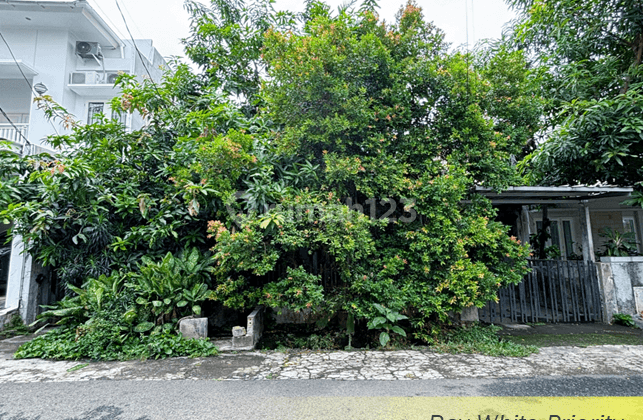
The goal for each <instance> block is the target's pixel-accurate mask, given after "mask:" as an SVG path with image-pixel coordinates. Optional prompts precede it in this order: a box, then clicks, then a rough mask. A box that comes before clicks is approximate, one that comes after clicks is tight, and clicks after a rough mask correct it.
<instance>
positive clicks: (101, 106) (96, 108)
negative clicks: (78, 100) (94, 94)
mask: <svg viewBox="0 0 643 420" xmlns="http://www.w3.org/2000/svg"><path fill="white" fill-rule="evenodd" d="M104 110H105V102H90V103H88V104H87V124H94V123H96V122H98V115H99V114H104Z"/></svg>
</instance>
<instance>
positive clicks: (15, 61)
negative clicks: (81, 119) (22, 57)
mask: <svg viewBox="0 0 643 420" xmlns="http://www.w3.org/2000/svg"><path fill="white" fill-rule="evenodd" d="M0 38H2V41H4V45H6V46H7V49H8V50H9V54H11V58H12V59H13V62H14V63H16V67H18V70H20V74H22V78H23V79H24V80H25V83H27V86H29V90H31V91H32V92H33V93H34V94H35V95H36V96H40V94H39V93H38V92H36V90H35V89H34V88H33V86H32V85H31V82H30V81H29V79H28V78H27V76H26V75H25V72H24V71H22V67H20V63H18V60H17V59H16V56H15V55H14V54H13V50H12V49H11V47H10V46H9V43H8V42H7V40H6V39H5V37H4V35H2V31H0ZM48 121H49V124H51V128H53V129H54V132H55V133H56V135H57V136H59V135H60V133H58V130H57V129H56V126H55V125H54V123H53V122H52V121H51V120H50V119H48ZM14 128H15V126H14ZM23 137H24V136H23ZM29 144H31V143H29Z"/></svg>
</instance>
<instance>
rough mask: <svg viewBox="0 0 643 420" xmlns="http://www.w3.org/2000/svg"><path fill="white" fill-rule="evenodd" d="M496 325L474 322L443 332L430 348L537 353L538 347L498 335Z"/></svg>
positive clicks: (514, 354)
mask: <svg viewBox="0 0 643 420" xmlns="http://www.w3.org/2000/svg"><path fill="white" fill-rule="evenodd" d="M500 330H502V328H501V327H498V326H497V325H488V326H482V325H478V324H474V325H473V326H470V327H460V328H456V329H454V330H451V331H447V332H444V333H443V334H442V335H441V336H440V338H438V340H436V343H435V344H433V345H432V346H431V349H433V350H436V351H439V352H441V353H469V354H470V353H479V354H484V355H487V356H511V357H525V356H529V355H530V354H532V353H538V347H536V346H534V345H530V344H527V343H516V342H514V341H511V340H506V339H504V338H500V337H498V335H497V333H498V331H500Z"/></svg>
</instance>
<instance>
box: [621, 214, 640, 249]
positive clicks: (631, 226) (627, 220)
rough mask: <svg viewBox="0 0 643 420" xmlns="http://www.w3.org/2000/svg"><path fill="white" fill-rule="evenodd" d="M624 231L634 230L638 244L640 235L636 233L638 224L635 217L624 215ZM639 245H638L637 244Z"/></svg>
mask: <svg viewBox="0 0 643 420" xmlns="http://www.w3.org/2000/svg"><path fill="white" fill-rule="evenodd" d="M623 232H632V233H634V240H635V241H636V243H637V244H638V242H639V237H638V235H637V233H636V224H635V223H634V217H631V216H630V217H623ZM637 246H638V245H637Z"/></svg>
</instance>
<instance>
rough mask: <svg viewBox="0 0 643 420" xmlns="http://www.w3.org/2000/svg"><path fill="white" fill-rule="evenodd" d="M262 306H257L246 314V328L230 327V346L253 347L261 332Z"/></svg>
mask: <svg viewBox="0 0 643 420" xmlns="http://www.w3.org/2000/svg"><path fill="white" fill-rule="evenodd" d="M264 312H265V311H264V307H263V306H258V307H257V308H256V309H255V310H254V311H252V313H251V314H250V315H248V320H247V322H248V324H247V325H248V328H247V329H246V328H243V327H234V328H233V329H232V347H233V348H243V349H244V350H245V349H252V348H254V347H255V346H256V345H257V343H258V342H259V340H260V339H261V335H262V334H263V314H264Z"/></svg>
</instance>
